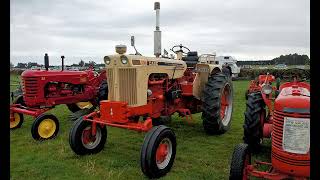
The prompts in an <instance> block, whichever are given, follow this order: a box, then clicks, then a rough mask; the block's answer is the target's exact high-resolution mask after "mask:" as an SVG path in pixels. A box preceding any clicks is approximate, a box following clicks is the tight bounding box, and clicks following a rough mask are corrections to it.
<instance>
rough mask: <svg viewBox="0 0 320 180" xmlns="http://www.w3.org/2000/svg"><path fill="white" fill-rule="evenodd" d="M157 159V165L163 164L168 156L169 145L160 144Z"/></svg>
mask: <svg viewBox="0 0 320 180" xmlns="http://www.w3.org/2000/svg"><path fill="white" fill-rule="evenodd" d="M156 154H157V155H156V156H157V157H156V160H157V163H162V162H163V161H164V160H165V158H166V156H167V154H168V145H167V144H160V145H159V147H158V149H157V153H156Z"/></svg>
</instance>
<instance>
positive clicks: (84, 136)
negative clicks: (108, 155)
mask: <svg viewBox="0 0 320 180" xmlns="http://www.w3.org/2000/svg"><path fill="white" fill-rule="evenodd" d="M106 140H107V128H106V126H104V127H101V126H100V125H99V124H97V125H96V133H95V135H93V134H92V122H90V121H84V120H83V119H82V117H80V118H79V119H78V120H77V121H75V122H74V124H73V126H72V127H71V130H70V133H69V144H70V147H71V149H72V150H73V151H74V152H75V153H76V154H78V155H86V154H95V153H98V152H100V151H101V150H102V149H103V148H104V145H105V143H106Z"/></svg>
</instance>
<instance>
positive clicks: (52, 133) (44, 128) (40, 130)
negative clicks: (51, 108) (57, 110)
mask: <svg viewBox="0 0 320 180" xmlns="http://www.w3.org/2000/svg"><path fill="white" fill-rule="evenodd" d="M58 132H59V121H58V119H57V118H56V117H55V116H54V115H52V114H42V115H40V116H38V117H37V118H36V119H35V120H34V122H33V124H32V127H31V134H32V137H33V139H35V140H47V139H52V138H54V137H56V136H57V134H58Z"/></svg>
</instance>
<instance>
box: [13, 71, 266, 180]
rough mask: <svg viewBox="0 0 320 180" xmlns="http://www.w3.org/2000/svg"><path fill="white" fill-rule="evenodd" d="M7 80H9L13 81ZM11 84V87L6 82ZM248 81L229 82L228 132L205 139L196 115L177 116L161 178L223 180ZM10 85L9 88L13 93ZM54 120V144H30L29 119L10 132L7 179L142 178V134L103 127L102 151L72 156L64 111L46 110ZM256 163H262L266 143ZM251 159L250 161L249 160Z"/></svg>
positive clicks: (239, 133) (237, 140)
mask: <svg viewBox="0 0 320 180" xmlns="http://www.w3.org/2000/svg"><path fill="white" fill-rule="evenodd" d="M18 78H19V77H18V76H11V80H18ZM12 83H14V82H12ZM248 83H249V81H234V85H233V86H234V111H233V118H232V125H231V128H230V130H229V131H228V132H226V133H225V134H223V135H218V136H208V135H207V134H205V133H204V130H203V127H202V120H201V114H195V115H193V120H194V121H193V122H191V123H187V122H185V120H184V119H181V118H179V117H177V116H174V117H173V120H172V122H171V123H169V124H168V126H169V127H172V128H173V130H174V132H175V134H176V136H177V143H178V145H177V154H176V159H175V162H174V165H173V167H172V169H171V171H170V172H169V173H168V174H167V175H166V176H165V177H163V178H162V179H228V176H229V165H230V160H231V156H232V152H233V148H234V146H235V145H236V144H238V143H241V142H242V135H243V129H242V124H243V119H244V117H243V112H244V110H245V98H244V92H245V90H246V88H247V87H248ZM14 88H15V87H14V86H10V89H11V90H14ZM51 113H53V114H54V115H56V116H57V118H58V119H59V121H60V131H59V135H58V136H57V138H56V139H54V140H49V141H43V142H39V141H35V140H33V139H32V137H31V132H30V129H31V125H32V123H33V118H32V117H30V116H25V121H24V124H23V125H22V127H21V128H20V129H17V130H13V131H11V132H10V177H11V179H146V177H145V176H144V175H143V173H142V172H141V170H140V161H139V159H140V148H141V145H142V142H143V138H144V135H145V133H138V132H135V131H129V130H125V129H119V128H114V127H108V139H107V143H106V145H105V148H104V150H103V151H101V152H100V153H98V154H95V155H89V156H77V155H75V154H74V153H73V151H72V150H71V148H70V146H69V143H68V136H69V130H70V127H71V125H72V122H70V121H69V120H68V115H69V114H70V112H69V111H68V110H67V108H66V106H64V105H59V106H57V107H56V108H55V109H53V110H51ZM265 144H266V147H265V148H264V149H265V151H264V152H262V154H260V155H259V157H258V158H259V159H261V160H268V159H269V155H270V141H267V142H266V143H265ZM254 158H256V156H255V157H254Z"/></svg>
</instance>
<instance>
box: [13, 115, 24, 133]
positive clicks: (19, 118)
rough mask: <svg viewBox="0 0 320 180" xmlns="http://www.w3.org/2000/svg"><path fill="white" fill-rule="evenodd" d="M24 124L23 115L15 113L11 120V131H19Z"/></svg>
mask: <svg viewBox="0 0 320 180" xmlns="http://www.w3.org/2000/svg"><path fill="white" fill-rule="evenodd" d="M22 124H23V114H21V113H13V114H12V117H11V118H10V129H18V128H20V127H21V126H22Z"/></svg>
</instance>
